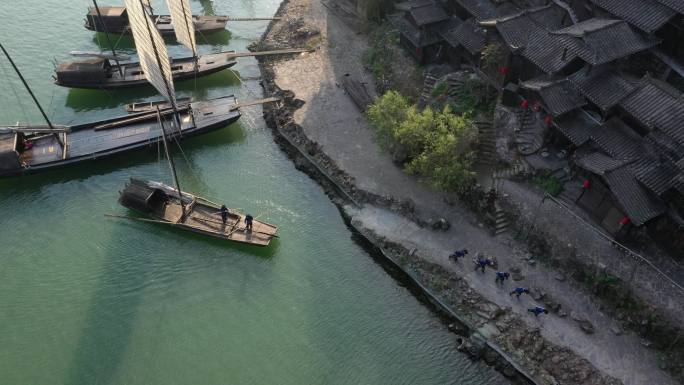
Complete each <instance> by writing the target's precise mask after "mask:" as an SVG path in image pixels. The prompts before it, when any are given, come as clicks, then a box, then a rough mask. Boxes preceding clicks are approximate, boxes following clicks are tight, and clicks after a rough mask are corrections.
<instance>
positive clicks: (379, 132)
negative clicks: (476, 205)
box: [367, 91, 477, 191]
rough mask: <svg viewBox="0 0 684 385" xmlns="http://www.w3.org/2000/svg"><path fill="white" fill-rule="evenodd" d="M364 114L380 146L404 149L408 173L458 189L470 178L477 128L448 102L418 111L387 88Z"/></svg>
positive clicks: (470, 181)
mask: <svg viewBox="0 0 684 385" xmlns="http://www.w3.org/2000/svg"><path fill="white" fill-rule="evenodd" d="M367 116H368V121H369V122H370V124H371V126H372V127H373V128H374V130H375V134H376V137H377V138H378V140H379V142H380V145H381V146H382V147H384V148H389V149H396V148H397V147H400V148H401V149H402V150H403V151H405V152H406V162H405V168H406V170H407V171H408V172H410V173H413V174H418V175H422V176H425V177H428V178H429V179H430V180H431V182H432V183H433V184H434V185H435V186H437V187H439V188H442V189H445V190H450V191H459V190H462V189H463V188H465V187H467V186H468V185H469V184H470V183H472V181H473V180H474V176H475V174H474V172H473V171H472V166H473V162H474V159H475V155H474V152H473V147H474V144H475V142H476V141H477V129H476V127H475V125H474V123H473V121H472V120H471V119H470V116H469V115H468V114H464V115H455V114H453V113H452V111H451V108H450V107H449V106H448V105H447V106H445V107H444V109H442V110H441V111H433V110H432V109H431V108H429V107H428V108H426V109H424V110H423V111H419V110H418V109H417V108H416V107H415V106H413V105H411V104H410V103H409V102H408V100H407V99H406V98H405V97H403V96H402V95H400V94H399V93H397V92H395V91H389V92H387V93H385V95H383V96H382V97H381V98H379V99H378V100H377V101H376V103H375V104H374V105H373V106H371V107H370V108H369V109H368V112H367Z"/></svg>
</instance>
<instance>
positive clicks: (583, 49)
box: [553, 18, 659, 65]
mask: <svg viewBox="0 0 684 385" xmlns="http://www.w3.org/2000/svg"><path fill="white" fill-rule="evenodd" d="M553 34H554V35H556V36H558V38H559V39H560V41H561V42H562V44H563V46H564V47H566V48H568V49H569V50H570V51H572V52H573V53H575V54H576V55H577V56H579V57H580V58H582V60H584V61H585V62H587V63H589V64H592V65H599V64H604V63H608V62H611V61H613V60H616V59H620V58H623V57H625V56H629V55H632V54H634V53H637V52H640V51H643V50H646V49H648V48H651V47H653V46H655V45H657V44H658V43H659V40H657V39H655V38H652V37H648V36H643V35H641V34H640V33H638V32H636V31H634V30H633V29H632V27H630V26H629V24H627V23H626V22H625V21H623V20H611V19H602V18H593V19H588V20H584V21H582V22H579V23H577V24H574V25H571V26H569V27H565V28H563V29H560V30H558V31H555V32H553Z"/></svg>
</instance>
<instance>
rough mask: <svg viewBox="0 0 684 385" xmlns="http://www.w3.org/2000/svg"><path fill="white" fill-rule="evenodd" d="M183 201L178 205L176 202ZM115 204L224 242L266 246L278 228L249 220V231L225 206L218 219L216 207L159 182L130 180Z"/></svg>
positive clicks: (236, 214) (242, 217) (242, 220)
mask: <svg viewBox="0 0 684 385" xmlns="http://www.w3.org/2000/svg"><path fill="white" fill-rule="evenodd" d="M181 200H182V202H183V208H181V204H180V202H181ZM119 203H120V204H121V205H122V206H124V207H126V208H128V209H130V210H134V211H136V212H138V213H140V214H142V215H144V216H145V217H146V218H149V219H150V220H152V221H154V222H159V223H161V224H166V225H170V226H173V227H177V228H180V229H182V230H186V231H191V232H194V233H197V234H202V235H205V236H210V237H213V238H218V239H222V240H226V241H231V242H236V243H242V244H248V245H253V246H260V247H265V246H268V245H269V244H270V242H271V240H272V239H273V238H275V237H277V235H276V232H277V231H278V228H277V227H276V226H274V225H272V224H269V223H266V222H264V221H260V220H258V219H254V220H253V226H252V229H251V230H248V229H246V228H245V225H244V224H245V215H243V214H241V213H239V212H237V211H234V210H231V209H228V213H229V214H228V215H227V220H226V222H225V223H224V222H223V221H222V220H221V215H220V206H219V205H218V204H216V203H213V202H210V201H208V200H206V199H204V198H202V197H198V196H195V195H192V194H189V193H187V192H183V194H182V197H181V196H179V194H178V190H176V189H175V188H173V187H171V186H168V185H166V184H164V183H161V182H155V181H144V180H140V179H133V178H132V179H131V181H130V182H129V183H128V184H126V186H125V187H124V189H123V191H121V193H120V197H119Z"/></svg>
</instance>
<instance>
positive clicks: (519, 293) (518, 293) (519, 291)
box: [508, 287, 530, 298]
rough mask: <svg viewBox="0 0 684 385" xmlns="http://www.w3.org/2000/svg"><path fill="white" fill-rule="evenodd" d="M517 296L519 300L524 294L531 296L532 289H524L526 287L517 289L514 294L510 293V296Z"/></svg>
mask: <svg viewBox="0 0 684 385" xmlns="http://www.w3.org/2000/svg"><path fill="white" fill-rule="evenodd" d="M513 294H515V295H516V296H517V297H518V298H520V296H521V295H523V294H530V289H527V288H524V287H516V288H515V289H514V290H513V291H512V292H510V293H509V294H508V295H513Z"/></svg>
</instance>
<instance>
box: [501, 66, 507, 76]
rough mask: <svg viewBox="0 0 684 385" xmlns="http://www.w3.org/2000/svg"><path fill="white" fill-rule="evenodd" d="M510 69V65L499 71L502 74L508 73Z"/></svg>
mask: <svg viewBox="0 0 684 385" xmlns="http://www.w3.org/2000/svg"><path fill="white" fill-rule="evenodd" d="M508 71H509V69H508V67H501V68H499V73H501V75H508Z"/></svg>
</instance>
